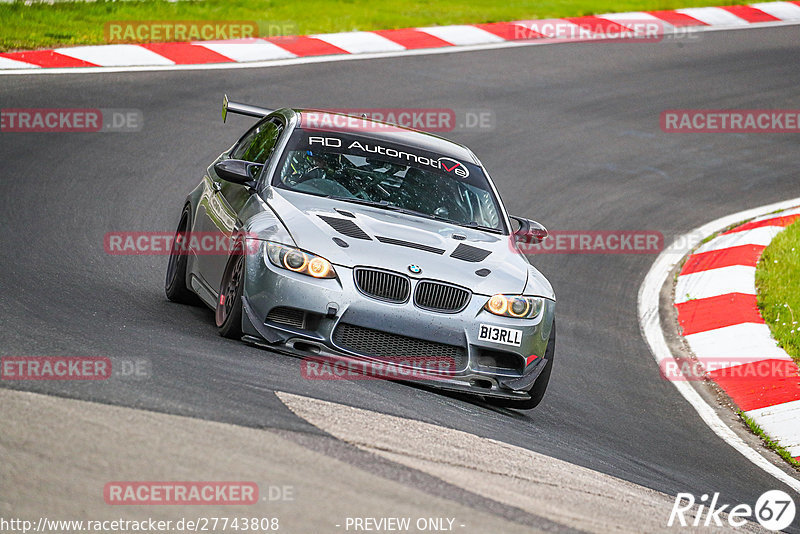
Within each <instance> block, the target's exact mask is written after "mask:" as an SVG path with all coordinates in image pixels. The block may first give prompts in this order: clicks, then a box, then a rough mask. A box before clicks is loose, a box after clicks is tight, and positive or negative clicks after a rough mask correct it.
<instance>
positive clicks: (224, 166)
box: [214, 159, 263, 188]
mask: <svg viewBox="0 0 800 534" xmlns="http://www.w3.org/2000/svg"><path fill="white" fill-rule="evenodd" d="M261 167H263V165H262V164H261V163H252V162H250V161H243V160H240V159H225V160H222V161H220V162H218V163H216V164H214V171H215V172H216V173H217V176H219V177H220V178H222V179H223V180H225V181H226V182H232V183H234V184H239V185H246V186H247V187H251V188H255V186H256V176H257V175H258V171H259V170H261Z"/></svg>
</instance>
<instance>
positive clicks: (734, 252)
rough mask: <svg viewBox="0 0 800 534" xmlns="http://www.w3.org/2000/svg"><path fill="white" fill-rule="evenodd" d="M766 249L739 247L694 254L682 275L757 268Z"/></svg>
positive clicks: (751, 246)
mask: <svg viewBox="0 0 800 534" xmlns="http://www.w3.org/2000/svg"><path fill="white" fill-rule="evenodd" d="M765 248H767V247H765V246H764V245H739V246H734V247H729V248H723V249H719V250H709V251H708V252H701V253H700V254H692V255H691V256H689V259H687V260H686V263H684V264H683V268H682V269H681V273H680V274H681V275H685V274H692V273H699V272H701V271H709V270H711V269H719V268H720V267H730V266H732V265H744V266H747V267H755V266H756V265H758V259H759V258H760V257H761V253H762V252H764V249H765Z"/></svg>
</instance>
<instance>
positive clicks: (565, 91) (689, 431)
mask: <svg viewBox="0 0 800 534" xmlns="http://www.w3.org/2000/svg"><path fill="white" fill-rule="evenodd" d="M799 54H800V27H798V26H789V27H780V28H770V29H749V30H741V31H723V32H708V33H704V34H702V35H701V36H700V39H699V40H698V41H697V42H692V43H688V44H683V45H679V44H677V43H670V42H664V43H574V44H562V45H555V46H532V47H520V48H507V49H499V50H485V51H474V52H465V53H455V54H444V55H430V56H409V57H399V58H388V59H372V60H354V61H347V62H336V63H319V64H310V65H296V66H287V67H274V68H263V69H262V68H258V69H239V70H218V71H210V72H203V71H185V72H181V71H174V72H144V73H112V74H94V75H52V76H50V75H38V76H10V77H3V78H0V102H2V107H3V108H15V107H17V108H22V107H26V108H33V107H64V108H78V107H92V108H137V109H140V110H142V112H143V115H144V120H145V124H144V129H143V130H142V131H141V132H139V133H128V134H122V133H116V134H111V133H95V134H85V133H72V134H66V133H41V134H37V133H2V134H0V138H1V139H2V143H0V161H2V167H3V168H2V175H3V178H2V181H3V192H2V195H0V207H2V211H1V213H2V247H0V264H1V265H2V271H1V272H2V274H0V286H1V287H2V291H0V318H1V319H0V351H2V355H68V356H80V355H90V356H111V357H121V358H147V359H149V360H150V362H151V363H152V367H153V372H152V376H151V377H150V378H149V379H147V380H142V381H118V380H117V381H109V382H108V383H91V384H87V383H83V384H77V383H67V382H13V383H12V382H7V381H5V382H3V383H2V384H0V386H2V387H14V388H24V389H28V390H31V391H39V392H46V393H50V394H54V395H60V396H65V397H71V398H80V399H86V400H94V401H99V402H103V403H109V404H115V405H122V406H130V407H135V408H142V409H147V410H153V411H158V412H165V413H174V414H181V415H188V416H193V417H197V418H202V419H207V420H213V421H222V422H228V423H234V424H238V425H244V426H251V427H257V428H271V429H285V430H301V431H307V432H311V433H314V432H319V430H317V429H315V428H314V427H312V426H311V425H309V424H308V423H306V422H305V421H303V420H302V419H300V418H298V417H296V416H295V415H294V414H293V413H292V412H291V411H289V410H288V409H287V408H286V407H285V406H284V405H283V404H282V403H281V402H280V401H279V399H278V398H277V397H276V396H275V395H274V393H273V392H274V391H283V392H288V393H294V394H298V395H305V396H309V397H315V398H319V399H323V400H329V401H333V402H339V403H343V404H349V405H352V406H356V407H360V408H365V409H369V410H373V411H378V412H383V413H386V414H390V415H397V416H402V417H409V418H413V419H419V420H422V421H425V422H429V423H434V424H438V425H441V426H445V427H450V428H454V429H459V430H464V431H467V432H470V433H474V434H477V435H479V436H486V437H491V438H494V439H497V440H501V441H505V442H507V443H510V444H514V445H517V446H521V447H525V448H529V449H531V450H533V451H536V452H540V453H543V454H546V455H550V456H553V457H555V458H558V459H562V460H566V461H569V462H572V463H575V464H579V465H581V466H585V467H589V468H591V469H594V470H597V471H601V472H604V473H607V474H611V475H613V476H616V477H619V478H622V479H625V480H628V481H631V482H634V483H637V484H641V485H644V486H646V487H649V488H653V489H656V490H659V491H662V492H665V493H668V494H672V495H674V494H676V493H677V492H690V493H693V494H696V495H699V494H702V493H705V492H709V491H711V492H713V491H719V492H721V497H720V500H721V501H722V502H732V503H739V502H745V503H754V502H755V500H756V498H757V497H758V495H760V494H761V493H763V492H764V491H766V490H768V489H775V488H780V489H784V490H785V491H791V490H788V489H787V488H785V487H783V486H782V485H781V484H780V483H779V482H777V481H776V480H775V479H774V478H772V477H771V476H769V475H767V474H766V473H764V472H763V471H761V470H759V469H758V468H756V467H755V466H754V465H753V464H751V463H750V462H748V461H747V460H746V459H745V458H744V457H742V456H741V455H740V454H739V453H737V452H735V451H734V450H733V449H732V448H730V447H729V446H727V445H726V444H725V443H724V442H722V441H721V440H720V439H719V438H718V437H717V436H716V435H715V434H714V433H713V432H712V431H711V430H709V429H708V428H707V427H706V426H705V425H704V424H703V423H702V421H701V420H700V419H699V417H698V416H697V415H696V413H695V412H694V410H693V409H692V408H691V407H690V406H689V405H688V404H687V403H686V402H685V401H684V399H683V398H682V397H681V396H680V395H679V394H678V392H677V391H676V390H675V388H674V387H673V386H672V385H671V384H669V383H668V382H666V381H664V380H662V379H661V378H660V376H659V373H658V369H657V367H656V366H655V364H654V363H653V359H652V357H651V356H650V354H649V352H648V348H647V346H646V344H645V342H644V341H643V339H642V337H641V334H640V332H639V326H638V321H637V316H636V297H637V291H638V288H639V285H640V284H641V282H642V279H643V277H644V275H645V273H646V272H647V270H648V268H649V266H650V264H651V262H652V261H653V259H654V256H653V255H646V254H645V255H546V256H545V255H542V256H536V257H534V258H533V261H534V263H535V265H536V266H537V267H538V268H539V269H540V270H541V271H542V272H543V273H544V274H545V275H546V276H548V278H549V279H550V281H551V282H552V284H553V286H554V289H555V291H556V295H557V297H558V307H557V317H558V332H559V338H558V349H557V357H556V362H555V368H554V372H553V377H552V380H551V383H550V389H549V390H548V394H547V396H546V398H545V401H544V402H543V404H542V405H541V406H540V407H539V408H538V409H537V410H534V411H532V412H513V411H507V410H495V409H491V408H489V407H487V406H485V405H483V404H481V403H479V402H470V401H469V400H466V399H463V398H458V397H451V396H446V395H441V394H437V393H433V392H429V391H426V390H422V389H418V388H414V387H409V386H406V385H402V384H398V383H392V382H384V381H365V380H360V381H352V382H345V381H309V380H304V379H302V377H301V375H300V362H299V360H297V359H293V358H290V357H286V356H282V355H279V354H275V353H272V352H269V351H265V350H261V349H257V348H252V347H249V346H247V345H245V344H242V343H236V342H232V341H229V340H225V339H223V338H221V337H219V336H218V335H217V333H216V329H215V328H214V325H213V316H212V313H211V311H210V310H207V309H205V308H192V307H186V306H181V305H176V304H172V303H170V302H168V301H166V299H165V297H164V292H163V279H164V271H165V268H166V263H167V258H166V257H165V256H138V257H133V256H109V255H107V254H105V253H104V250H103V236H104V234H105V233H106V232H110V231H149V230H152V231H172V230H174V227H175V225H176V223H177V218H178V215H179V211H180V208H181V205H182V202H183V199H184V197H185V195H186V193H187V192H188V191H189V190H190V189H191V188H193V187H194V185H195V184H196V183H197V182H198V181H199V179H200V177H201V173H202V169H203V167H204V166H205V165H207V164H208V163H209V162H210V161H212V160H213V158H215V157H216V156H217V155H218V154H219V153H220V152H221V151H222V150H223V149H224V148H226V147H227V146H229V145H230V144H231V143H232V142H233V141H234V140H235V139H236V138H237V137H238V136H239V135H240V134H241V133H242V132H243V130H244V129H245V128H246V127H247V126H248V125H249V124H251V122H250V121H249V120H248V119H246V118H242V117H233V118H231V119H229V122H228V124H227V125H223V124H222V123H221V119H220V100H221V96H222V94H223V93H227V94H229V95H231V97H232V98H234V99H235V100H238V101H244V102H249V103H254V104H262V105H264V106H268V107H280V106H298V107H302V106H309V107H333V108H346V107H356V108H364V107H378V108H387V107H412V108H416V107H432V108H455V109H465V108H481V109H490V110H492V111H493V112H494V115H495V118H496V128H495V129H494V130H493V131H468V132H459V133H454V134H451V135H450V137H451V138H453V139H455V140H457V141H460V142H463V143H465V144H467V145H468V146H470V147H471V148H473V150H474V151H475V152H476V154H477V155H478V157H480V158H481V160H482V161H483V163H484V164H485V165H486V166H487V168H488V169H489V172H490V173H491V174H492V176H493V178H494V180H495V182H496V183H497V185H498V187H499V189H500V192H501V195H502V197H503V198H504V200H505V203H506V206H507V207H508V209H509V211H510V212H512V213H514V214H517V215H521V216H525V217H529V218H532V219H536V220H538V221H540V222H542V223H544V224H545V225H546V226H548V227H549V228H551V229H558V230H617V229H622V230H658V231H661V232H662V233H663V234H664V236H665V241H666V242H667V243H669V242H670V241H671V238H672V237H673V236H675V235H678V234H681V233H684V232H686V231H688V230H689V229H691V228H694V227H696V226H699V225H701V224H703V223H705V222H707V221H709V220H712V219H715V218H717V217H721V216H723V215H726V214H728V213H732V212H736V211H739V210H742V209H746V208H750V207H755V206H759V205H762V204H767V203H770V202H776V201H779V200H782V199H785V198H792V197H796V196H797V194H798V178H797V169H798V168H800V150H798V142H800V136H798V135H795V134H746V135H745V134H666V133H662V132H661V131H660V128H659V114H660V112H661V111H662V110H664V109H680V108H692V109H703V108H710V109H722V108H739V109H751V108H753V109H762V108H781V109H789V108H794V109H797V108H800V93H798V92H797V87H798V86H800V69H798V64H797V57H798V55H799Z"/></svg>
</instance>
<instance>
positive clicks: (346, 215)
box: [333, 208, 356, 219]
mask: <svg viewBox="0 0 800 534" xmlns="http://www.w3.org/2000/svg"><path fill="white" fill-rule="evenodd" d="M333 209H334V210H336V211H337V212H339V213H340V214H341V215H344V216H345V217H350V218H351V219H355V218H356V216H355V215H353V214H352V213H351V212H349V211H347V210H343V209H340V208H333Z"/></svg>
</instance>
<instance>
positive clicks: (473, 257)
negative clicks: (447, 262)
mask: <svg viewBox="0 0 800 534" xmlns="http://www.w3.org/2000/svg"><path fill="white" fill-rule="evenodd" d="M491 253H492V251H491V250H484V249H482V248H478V247H473V246H470V245H465V244H464V243H460V244H459V245H458V246H457V247H456V249H455V250H454V251H453V253H452V254H450V257H451V258H455V259H457V260H463V261H468V262H471V263H478V262H480V261H483V260H485V259H486V258H487V257H489V254H491Z"/></svg>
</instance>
